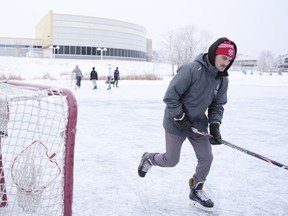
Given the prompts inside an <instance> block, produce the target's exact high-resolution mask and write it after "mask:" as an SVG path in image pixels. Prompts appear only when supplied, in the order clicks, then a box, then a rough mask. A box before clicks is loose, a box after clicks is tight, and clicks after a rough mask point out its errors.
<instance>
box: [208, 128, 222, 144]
mask: <svg viewBox="0 0 288 216" xmlns="http://www.w3.org/2000/svg"><path fill="white" fill-rule="evenodd" d="M210 134H211V135H212V136H213V137H211V138H209V141H210V143H211V145H221V144H223V141H222V138H221V134H220V124H218V123H211V124H210Z"/></svg>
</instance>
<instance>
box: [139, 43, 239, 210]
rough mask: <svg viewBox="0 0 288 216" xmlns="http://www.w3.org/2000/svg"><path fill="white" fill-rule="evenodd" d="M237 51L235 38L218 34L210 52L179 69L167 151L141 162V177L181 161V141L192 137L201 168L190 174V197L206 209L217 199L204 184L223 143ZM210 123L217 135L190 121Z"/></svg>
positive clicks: (167, 99) (169, 107)
mask: <svg viewBox="0 0 288 216" xmlns="http://www.w3.org/2000/svg"><path fill="white" fill-rule="evenodd" d="M236 53H237V47H236V44H235V43H234V42H232V41H230V40H229V39H228V38H219V39H218V40H217V41H215V42H214V43H213V44H212V45H211V46H210V47H209V49H208V52H207V53H202V54H200V55H198V56H197V57H196V58H195V60H194V61H192V62H189V63H187V64H184V65H182V66H181V67H180V68H179V69H178V71H177V74H176V75H175V76H174V77H173V79H172V80H171V82H170V84H169V86H168V88H167V91H166V93H165V96H164V99H163V101H164V103H165V104H166V108H165V112H164V119H163V126H164V129H165V141H166V152H165V153H148V152H146V153H144V154H143V156H142V158H141V161H140V164H139V166H138V175H139V176H140V177H145V175H146V173H147V172H148V171H149V169H150V168H151V167H152V166H159V167H174V166H176V165H177V164H178V162H179V160H180V152H181V148H182V144H183V142H184V141H185V140H186V139H188V141H189V142H190V143H191V145H192V147H193V149H194V152H195V155H196V158H197V166H196V170H195V172H194V174H193V176H192V178H190V179H189V187H190V194H189V198H190V200H191V202H192V204H193V205H194V206H196V207H199V208H201V209H204V210H207V211H212V210H213V206H214V203H213V201H212V200H211V199H209V198H208V197H207V196H206V194H205V192H204V190H203V186H204V183H205V181H206V177H207V176H208V174H209V171H210V167H211V165H212V161H213V154H212V147H211V145H219V144H222V138H221V134H220V125H221V122H222V118H223V112H224V108H223V106H224V105H225V104H226V102H227V89H228V69H229V68H230V67H231V65H232V64H233V62H234V59H235V56H236ZM208 124H209V128H210V134H211V135H212V136H213V138H210V139H209V137H207V136H201V135H199V134H196V133H194V132H193V131H192V128H191V127H194V128H197V129H199V130H202V131H205V132H208ZM147 132H148V131H147Z"/></svg>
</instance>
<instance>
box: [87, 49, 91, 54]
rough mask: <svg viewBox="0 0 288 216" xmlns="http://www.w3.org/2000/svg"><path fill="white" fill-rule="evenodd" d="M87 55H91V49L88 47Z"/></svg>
mask: <svg viewBox="0 0 288 216" xmlns="http://www.w3.org/2000/svg"><path fill="white" fill-rule="evenodd" d="M87 55H91V47H87Z"/></svg>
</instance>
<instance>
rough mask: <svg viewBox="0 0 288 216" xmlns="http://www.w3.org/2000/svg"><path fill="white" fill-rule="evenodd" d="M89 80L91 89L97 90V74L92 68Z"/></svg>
mask: <svg viewBox="0 0 288 216" xmlns="http://www.w3.org/2000/svg"><path fill="white" fill-rule="evenodd" d="M90 80H91V81H92V84H93V89H97V82H96V80H98V73H97V71H95V67H93V68H92V71H91V72H90Z"/></svg>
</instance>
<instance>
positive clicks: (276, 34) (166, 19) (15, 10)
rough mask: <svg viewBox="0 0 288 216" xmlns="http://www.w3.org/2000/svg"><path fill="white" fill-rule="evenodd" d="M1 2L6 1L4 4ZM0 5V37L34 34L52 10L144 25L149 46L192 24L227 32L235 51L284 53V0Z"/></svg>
mask: <svg viewBox="0 0 288 216" xmlns="http://www.w3.org/2000/svg"><path fill="white" fill-rule="evenodd" d="M4 2H5V3H4ZM4 2H3V3H2V7H1V9H2V10H1V13H0V20H1V31H0V37H21V38H22V37H24V38H27V37H28V38H34V37H35V27H36V25H37V23H38V22H39V21H40V20H41V19H42V18H43V16H45V15H46V14H47V13H48V11H49V10H53V12H54V13H63V14H74V15H85V16H95V17H104V18H112V19H117V20H122V21H127V22H132V23H135V24H139V25H141V26H144V27H145V28H146V30H147V37H148V38H151V39H152V40H153V46H154V48H159V47H160V45H159V44H160V42H161V40H162V41H163V35H164V34H165V33H167V32H168V31H170V30H176V29H177V28H179V27H185V26H188V25H194V26H196V27H198V28H199V29H202V30H205V31H207V32H209V34H210V35H211V36H212V38H213V39H215V40H216V39H217V38H218V37H222V36H226V37H228V38H230V39H231V40H233V41H234V42H235V43H236V44H237V46H238V51H239V53H243V54H246V55H249V56H253V57H258V56H259V54H260V53H261V51H264V50H269V51H271V52H272V53H273V54H274V55H275V56H278V55H279V54H280V55H283V54H287V53H288V28H287V25H288V24H287V22H288V12H287V8H288V1H287V0H197V1H196V0H102V1H99V0H26V1H23V0H9V1H4Z"/></svg>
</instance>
